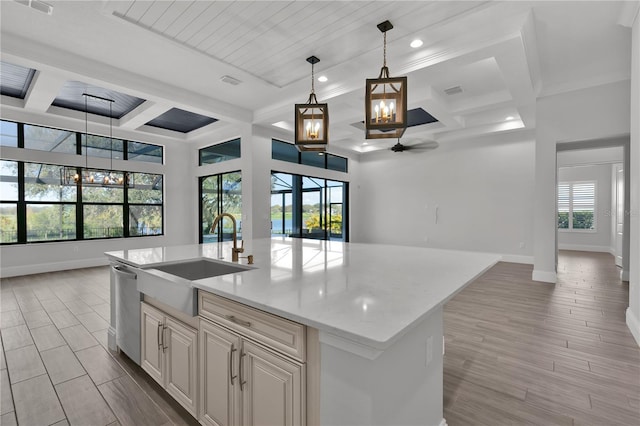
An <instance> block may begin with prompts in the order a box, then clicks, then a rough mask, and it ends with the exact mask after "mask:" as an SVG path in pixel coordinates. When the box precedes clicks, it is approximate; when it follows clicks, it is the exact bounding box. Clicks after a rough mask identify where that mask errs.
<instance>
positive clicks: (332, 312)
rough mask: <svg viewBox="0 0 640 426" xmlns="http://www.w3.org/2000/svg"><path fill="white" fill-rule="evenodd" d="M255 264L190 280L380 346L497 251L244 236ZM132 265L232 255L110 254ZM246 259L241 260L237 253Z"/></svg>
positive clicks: (184, 250)
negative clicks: (469, 250) (479, 251)
mask: <svg viewBox="0 0 640 426" xmlns="http://www.w3.org/2000/svg"><path fill="white" fill-rule="evenodd" d="M244 248H245V252H244V253H243V254H242V255H241V256H246V255H249V254H253V256H254V262H255V263H254V265H253V266H254V267H255V269H251V270H247V271H243V272H238V273H233V274H228V275H222V276H218V277H211V278H204V279H201V280H195V281H192V285H193V286H194V287H196V288H198V289H202V290H205V291H208V292H211V293H214V294H217V295H220V296H223V297H227V298H229V299H233V300H236V301H238V302H241V303H244V304H246V305H249V306H253V307H255V308H258V309H261V310H264V311H267V312H270V313H273V314H275V315H279V316H282V317H284V318H288V319H290V320H292V321H296V322H299V323H302V324H305V325H308V326H311V327H315V328H317V329H319V330H321V331H324V332H327V333H330V334H333V335H335V336H338V337H341V338H345V339H349V340H351V341H354V342H357V343H359V344H364V345H367V346H369V347H372V348H375V349H386V348H387V347H389V346H390V345H391V344H392V343H393V342H394V341H395V340H396V339H398V338H399V337H400V336H402V335H403V334H404V333H405V332H406V331H408V330H409V329H410V328H411V326H412V325H414V324H417V323H418V322H419V321H420V320H421V319H423V318H425V317H426V316H427V315H428V314H429V313H430V311H432V310H433V309H434V308H436V307H438V306H440V305H442V304H443V303H445V302H446V301H447V300H449V299H450V298H451V297H453V295H455V294H456V293H457V292H458V291H460V290H461V289H462V288H464V287H465V286H466V285H467V284H468V283H470V282H471V281H473V280H474V279H475V278H476V277H478V276H479V275H481V274H482V273H483V272H485V271H486V270H487V269H489V268H490V267H491V266H493V265H494V264H495V263H496V262H497V261H498V260H499V259H500V256H498V255H495V254H487V253H474V252H465V251H454V250H440V249H429V248H418V247H405V246H390V245H381V244H356V243H342V242H336V241H319V240H308V239H290V238H272V239H258V240H248V241H245V243H244ZM106 255H107V256H108V257H109V258H110V259H112V260H117V261H120V262H123V263H126V264H129V265H131V266H134V267H139V268H145V269H146V268H153V267H154V266H157V265H160V264H166V263H175V262H179V261H183V260H189V259H197V258H202V257H204V258H211V259H220V258H221V257H222V258H223V259H222V260H223V261H230V260H231V243H230V242H229V243H227V242H225V243H211V244H193V245H184V246H170V247H155V248H148V249H136V250H122V251H113V252H108V253H106ZM240 263H242V264H246V263H247V259H246V258H241V259H240Z"/></svg>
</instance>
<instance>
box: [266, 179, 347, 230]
mask: <svg viewBox="0 0 640 426" xmlns="http://www.w3.org/2000/svg"><path fill="white" fill-rule="evenodd" d="M347 186H348V184H347V183H346V182H339V181H330V180H326V179H321V178H316V177H311V176H300V175H294V174H289V173H280V172H272V173H271V235H273V236H282V235H284V236H289V237H298V238H313V239H321V240H329V239H335V240H342V241H347V233H346V229H347V227H346V224H345V221H344V219H343V218H344V217H345V216H346V215H345V212H346V206H347Z"/></svg>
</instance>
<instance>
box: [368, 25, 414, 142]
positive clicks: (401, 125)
mask: <svg viewBox="0 0 640 426" xmlns="http://www.w3.org/2000/svg"><path fill="white" fill-rule="evenodd" d="M392 28H393V25H391V22H389V21H384V22H382V23H380V24H378V29H379V30H380V31H381V32H382V33H383V34H384V50H383V55H384V62H383V65H382V69H380V75H379V76H378V78H368V79H367V83H366V87H365V120H364V124H365V129H366V136H365V137H366V138H367V139H382V138H396V139H397V138H399V137H401V136H402V135H403V134H404V131H405V130H406V128H407V77H390V76H389V68H387V31H389V30H390V29H392Z"/></svg>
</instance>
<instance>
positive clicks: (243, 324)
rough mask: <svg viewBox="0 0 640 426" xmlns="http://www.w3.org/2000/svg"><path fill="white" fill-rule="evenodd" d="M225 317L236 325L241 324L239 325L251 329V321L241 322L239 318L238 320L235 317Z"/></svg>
mask: <svg viewBox="0 0 640 426" xmlns="http://www.w3.org/2000/svg"><path fill="white" fill-rule="evenodd" d="M224 317H225V318H226V319H228V320H229V321H231V322H234V323H236V324H239V325H242V326H245V327H251V323H250V322H249V321H244V320H241V319H239V318H236V317H235V315H225V316H224Z"/></svg>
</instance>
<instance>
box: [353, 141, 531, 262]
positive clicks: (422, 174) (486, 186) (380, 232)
mask: <svg viewBox="0 0 640 426" xmlns="http://www.w3.org/2000/svg"><path fill="white" fill-rule="evenodd" d="M533 160H534V141H533V134H532V132H514V133H504V134H496V135H492V136H484V137H481V138H474V139H469V140H465V141H457V142H447V143H442V144H441V145H440V146H439V147H438V148H436V149H434V150H429V151H424V152H415V151H406V152H402V153H393V152H391V151H388V150H386V151H380V152H377V153H371V154H367V155H364V156H362V158H361V161H360V164H359V168H360V170H359V172H358V175H357V177H354V184H353V185H352V194H354V195H353V197H352V202H353V205H352V209H353V210H354V216H355V217H356V220H355V221H354V223H353V226H352V231H353V232H352V241H354V242H366V243H388V244H399V245H414V246H425V247H437V248H449V249H461V250H472V251H482V252H493V253H501V254H504V255H506V256H507V257H506V258H505V259H507V260H512V261H523V262H531V260H532V258H531V255H532V238H533V237H532V226H531V224H532V222H533V188H534V174H533V173H534V161H533ZM436 209H437V211H438V214H437V223H436ZM521 245H522V246H523V247H521Z"/></svg>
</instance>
